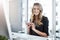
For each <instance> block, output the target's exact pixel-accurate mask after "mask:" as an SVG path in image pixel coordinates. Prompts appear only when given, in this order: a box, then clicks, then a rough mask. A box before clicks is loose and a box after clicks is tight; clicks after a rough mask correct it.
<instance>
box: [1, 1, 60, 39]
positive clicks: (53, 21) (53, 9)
mask: <svg viewBox="0 0 60 40" xmlns="http://www.w3.org/2000/svg"><path fill="white" fill-rule="evenodd" d="M35 2H38V3H41V4H42V7H43V13H42V14H43V15H44V16H46V17H48V20H49V35H50V36H51V35H53V34H54V35H55V34H56V35H55V36H57V38H60V37H59V36H60V31H59V30H60V21H59V20H60V12H59V11H60V8H59V7H60V0H0V35H5V36H6V37H8V36H9V35H8V34H10V32H15V33H19V32H23V33H25V34H26V33H27V29H26V24H25V23H26V22H29V21H30V16H31V9H32V6H33V4H34V3H35ZM8 20H9V24H10V27H8V26H7V25H9V24H8V22H7V21H8ZM9 28H11V29H9Z"/></svg>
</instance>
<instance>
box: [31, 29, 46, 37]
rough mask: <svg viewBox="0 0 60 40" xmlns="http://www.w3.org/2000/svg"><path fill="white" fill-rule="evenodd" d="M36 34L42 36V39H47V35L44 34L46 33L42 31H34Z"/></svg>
mask: <svg viewBox="0 0 60 40" xmlns="http://www.w3.org/2000/svg"><path fill="white" fill-rule="evenodd" d="M32 30H33V31H34V32H36V33H37V34H38V35H40V36H42V37H47V34H46V33H44V32H41V31H39V30H37V29H32Z"/></svg>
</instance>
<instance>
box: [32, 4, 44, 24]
mask: <svg viewBox="0 0 60 40" xmlns="http://www.w3.org/2000/svg"><path fill="white" fill-rule="evenodd" d="M35 5H38V6H39V7H40V13H39V15H38V21H37V24H38V25H42V24H43V23H42V22H41V20H42V11H43V9H42V6H41V4H39V3H34V5H33V6H35ZM34 20H35V15H34V14H33V8H32V15H31V22H34Z"/></svg>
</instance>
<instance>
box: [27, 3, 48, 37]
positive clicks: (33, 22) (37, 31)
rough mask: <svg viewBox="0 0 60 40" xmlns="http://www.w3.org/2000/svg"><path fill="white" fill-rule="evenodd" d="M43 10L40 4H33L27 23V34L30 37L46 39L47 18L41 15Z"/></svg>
mask: <svg viewBox="0 0 60 40" xmlns="http://www.w3.org/2000/svg"><path fill="white" fill-rule="evenodd" d="M42 12H43V8H42V6H41V4H39V3H34V5H33V8H32V15H31V18H30V23H27V27H28V32H29V34H30V35H36V36H42V37H47V36H48V35H49V33H48V23H49V22H48V18H47V17H45V16H43V15H42Z"/></svg>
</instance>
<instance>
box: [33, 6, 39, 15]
mask: <svg viewBox="0 0 60 40" xmlns="http://www.w3.org/2000/svg"><path fill="white" fill-rule="evenodd" d="M39 12H40V7H39V6H38V5H35V6H33V13H34V15H36V16H37V15H39Z"/></svg>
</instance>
